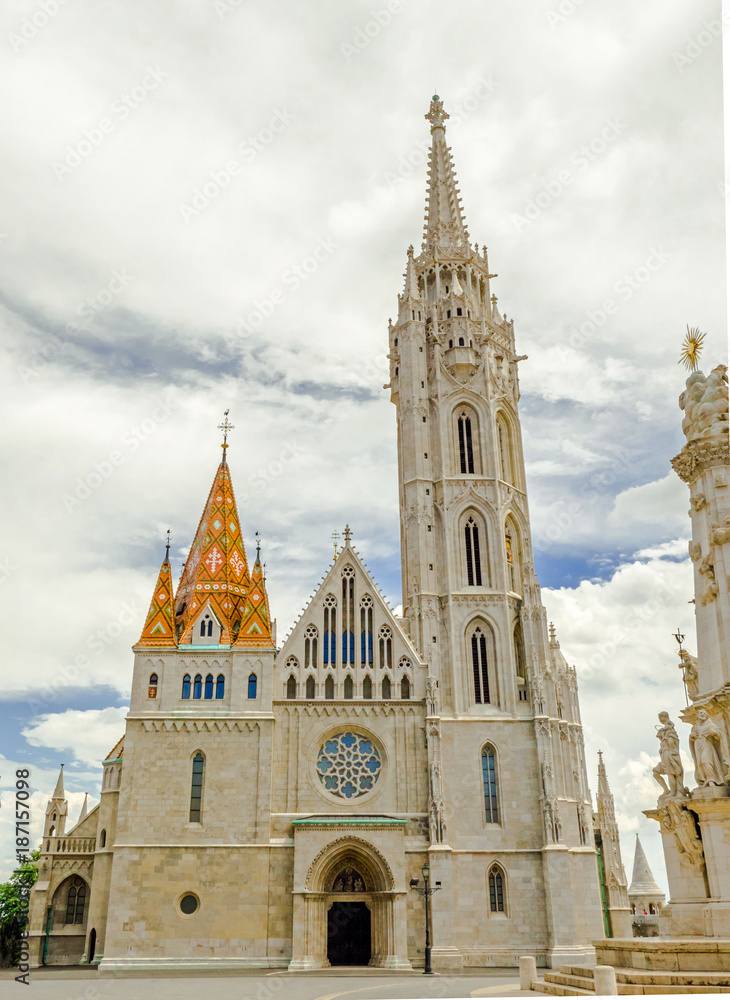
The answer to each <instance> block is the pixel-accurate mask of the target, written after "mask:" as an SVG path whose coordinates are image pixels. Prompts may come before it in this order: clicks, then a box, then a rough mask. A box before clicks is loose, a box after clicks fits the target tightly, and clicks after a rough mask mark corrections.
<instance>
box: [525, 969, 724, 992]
mask: <svg viewBox="0 0 730 1000" xmlns="http://www.w3.org/2000/svg"><path fill="white" fill-rule="evenodd" d="M616 988H617V990H618V992H619V995H621V996H633V995H644V996H650V995H659V996H661V995H665V996H666V995H671V994H682V993H730V975H728V973H726V972H662V971H657V970H652V971H647V972H642V971H640V970H639V969H616ZM532 989H533V990H534V991H535V992H537V993H548V994H550V995H552V996H595V989H594V983H593V969H592V968H589V967H586V966H580V965H563V966H561V967H560V969H559V970H558V971H556V972H552V971H549V970H547V971H546V972H545V974H544V979H543V980H542V981H540V980H538V981H536V982H535V983H533V984H532Z"/></svg>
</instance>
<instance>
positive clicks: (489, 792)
mask: <svg viewBox="0 0 730 1000" xmlns="http://www.w3.org/2000/svg"><path fill="white" fill-rule="evenodd" d="M482 784H483V786H484V812H485V816H486V821H487V823H499V805H498V801H497V760H496V754H495V752H494V747H493V746H492V744H491V743H487V744H486V746H485V747H484V749H483V750H482Z"/></svg>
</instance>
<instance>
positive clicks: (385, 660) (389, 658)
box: [378, 625, 393, 670]
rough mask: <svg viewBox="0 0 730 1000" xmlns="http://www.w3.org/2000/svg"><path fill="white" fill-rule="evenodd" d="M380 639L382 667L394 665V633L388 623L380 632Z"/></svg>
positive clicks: (382, 668)
mask: <svg viewBox="0 0 730 1000" xmlns="http://www.w3.org/2000/svg"><path fill="white" fill-rule="evenodd" d="M378 639H379V641H380V669H381V670H384V669H385V668H386V667H388V668H390V667H392V666H393V633H392V632H391V631H390V628H389V627H388V626H387V625H383V626H382V627H381V629H380V631H379V632H378Z"/></svg>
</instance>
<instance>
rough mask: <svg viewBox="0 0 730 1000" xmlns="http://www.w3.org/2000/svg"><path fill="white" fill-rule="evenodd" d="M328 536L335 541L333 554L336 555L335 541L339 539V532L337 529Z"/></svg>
mask: <svg viewBox="0 0 730 1000" xmlns="http://www.w3.org/2000/svg"><path fill="white" fill-rule="evenodd" d="M330 537H331V538H332V541H333V542H334V543H335V556H336V555H337V543H338V542H339V540H340V533H339V531H333V532H332V534H331V536H330Z"/></svg>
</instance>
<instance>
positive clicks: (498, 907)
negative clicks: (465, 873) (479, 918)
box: [489, 865, 504, 913]
mask: <svg viewBox="0 0 730 1000" xmlns="http://www.w3.org/2000/svg"><path fill="white" fill-rule="evenodd" d="M489 910H490V912H491V913H504V875H503V874H502V869H501V868H500V867H499V866H498V865H493V866H492V867H491V868H490V869H489Z"/></svg>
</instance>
